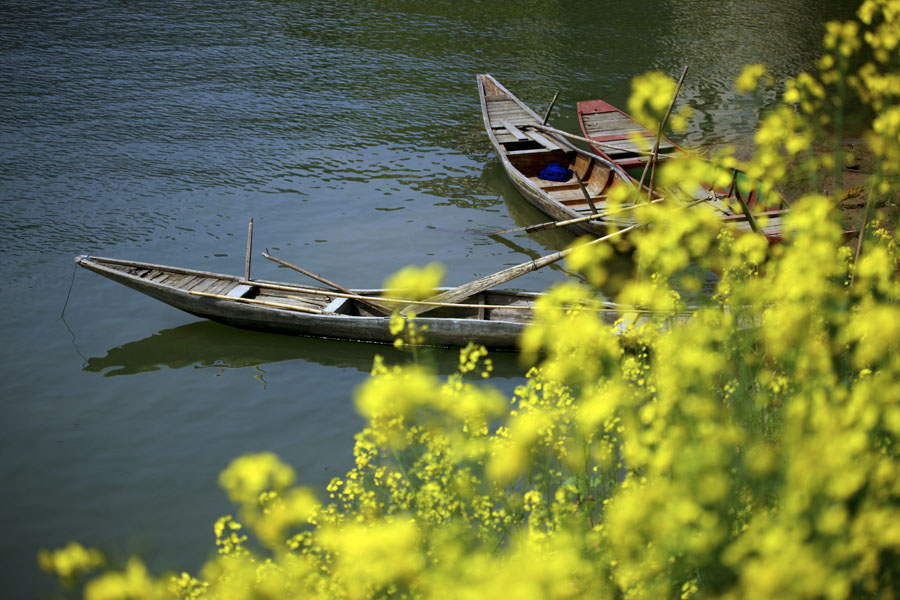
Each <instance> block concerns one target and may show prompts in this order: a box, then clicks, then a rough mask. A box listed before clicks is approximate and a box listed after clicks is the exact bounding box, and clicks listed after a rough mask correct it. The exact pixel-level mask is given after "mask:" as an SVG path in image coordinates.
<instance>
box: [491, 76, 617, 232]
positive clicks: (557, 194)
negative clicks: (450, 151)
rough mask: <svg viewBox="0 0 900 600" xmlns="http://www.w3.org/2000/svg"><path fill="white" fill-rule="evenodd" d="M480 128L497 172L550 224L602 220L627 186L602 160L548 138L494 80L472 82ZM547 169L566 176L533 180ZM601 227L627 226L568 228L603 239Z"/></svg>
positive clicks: (587, 223) (595, 223) (525, 109)
mask: <svg viewBox="0 0 900 600" xmlns="http://www.w3.org/2000/svg"><path fill="white" fill-rule="evenodd" d="M477 81H478V94H479V96H480V99H481V112H482V115H483V116H484V127H485V130H486V131H487V134H488V137H489V138H490V140H491V144H492V145H493V146H494V150H495V151H496V152H497V156H499V157H500V161H501V163H502V164H503V168H504V170H505V171H506V174H507V175H508V176H509V179H510V181H511V182H512V184H513V185H514V186H515V187H516V189H517V190H519V192H520V193H521V194H522V195H523V196H524V197H525V199H526V200H528V201H529V202H530V203H531V204H533V205H534V206H535V207H537V208H538V209H539V210H540V211H541V212H543V213H544V214H546V215H549V216H550V217H551V218H553V219H554V220H556V221H568V220H570V219H576V218H579V217H586V216H588V215H592V214H602V211H603V209H604V208H605V207H606V206H607V202H606V197H607V194H608V193H609V191H610V190H611V189H612V187H613V186H615V185H628V186H633V185H634V184H633V182H632V181H631V178H630V177H629V176H628V174H627V173H626V172H625V171H624V170H623V169H622V168H621V167H619V166H618V165H616V164H615V163H613V162H612V161H610V160H609V159H607V158H605V157H603V156H595V155H594V154H592V153H590V152H587V151H585V150H582V149H580V148H577V147H576V146H574V145H572V144H571V143H570V142H569V141H568V140H566V139H565V138H564V137H562V136H560V135H557V134H554V133H548V131H547V129H546V128H544V127H543V119H542V118H541V117H539V116H538V115H537V114H536V113H535V112H534V111H533V110H531V109H530V108H529V107H528V106H526V105H525V104H524V103H522V101H520V100H519V99H518V98H516V97H515V96H514V95H513V94H512V93H510V92H509V90H507V89H506V88H505V87H503V86H502V85H500V83H498V82H497V80H496V79H494V78H493V77H491V76H490V75H487V74H482V75H478V76H477ZM550 163H558V164H559V165H560V166H561V167H563V168H564V169H568V170H570V171H571V175H570V176H569V177H568V178H567V179H565V180H564V181H551V180H547V179H542V178H540V177H539V175H540V173H541V171H542V170H543V169H545V168H546V167H547V166H548V165H549V164H550ZM606 223H615V224H616V225H618V226H620V227H621V226H627V225H631V224H632V223H633V221H632V220H630V219H628V218H627V217H625V218H623V217H618V218H616V217H615V216H612V217H608V218H604V219H602V220H601V219H598V220H588V221H583V222H580V223H577V224H573V225H570V226H569V229H570V230H572V231H573V232H575V233H578V234H584V233H587V234H591V235H598V236H599V235H603V234H604V233H605V232H606V230H607V228H606Z"/></svg>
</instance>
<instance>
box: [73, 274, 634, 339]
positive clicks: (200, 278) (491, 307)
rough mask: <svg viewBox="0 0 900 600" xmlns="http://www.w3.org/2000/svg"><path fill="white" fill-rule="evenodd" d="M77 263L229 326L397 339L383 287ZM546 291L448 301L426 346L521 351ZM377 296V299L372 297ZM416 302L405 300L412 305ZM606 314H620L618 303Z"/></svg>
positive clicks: (425, 331)
mask: <svg viewBox="0 0 900 600" xmlns="http://www.w3.org/2000/svg"><path fill="white" fill-rule="evenodd" d="M75 262H76V263H77V264H79V265H80V266H82V267H84V268H86V269H89V270H91V271H94V272H95V273H99V274H100V275H103V276H104V277H108V278H109V279H111V280H113V281H115V282H117V283H121V284H123V285H125V286H128V287H130V288H132V289H134V290H137V291H139V292H141V293H144V294H147V295H148V296H150V297H151V298H155V299H156V300H159V301H161V302H165V303H166V304H168V305H170V306H174V307H175V308H178V309H181V310H183V311H186V312H188V313H190V314H193V315H196V316H198V317H202V318H205V319H210V320H213V321H218V322H220V323H224V324H226V325H232V326H234V327H241V328H244V329H255V330H259V331H268V332H274V333H282V334H290V335H298V336H307V337H320V338H332V339H344V340H355V341H365V342H377V343H388V344H390V343H393V341H394V339H395V338H396V336H395V335H394V334H392V333H391V330H390V317H388V316H384V315H383V314H379V313H377V312H375V311H374V310H373V309H372V307H371V306H370V305H368V304H367V301H371V302H379V303H385V302H386V300H385V299H384V298H383V296H382V290H350V291H351V292H352V293H350V294H346V293H340V292H335V291H333V290H329V289H325V288H319V287H311V286H301V285H296V284H290V283H279V282H272V281H261V280H256V279H253V280H249V281H248V280H244V279H242V278H240V277H236V276H233V275H223V274H220V273H210V272H207V271H197V270H192V269H183V268H179V267H168V266H163V265H157V264H151V263H143V262H136V261H130V260H120V259H114V258H101V257H96V256H78V257H76V258H75ZM539 295H540V294H537V293H532V292H517V291H493V290H489V291H485V292H480V293H478V294H475V295H473V296H471V297H470V298H467V299H466V300H464V301H463V302H460V303H456V304H453V305H442V306H440V307H437V308H434V309H433V310H430V311H429V312H428V313H426V314H424V315H422V316H420V317H418V318H417V319H416V324H417V329H418V330H419V331H420V332H421V333H422V335H423V336H424V341H423V344H424V345H431V346H465V345H466V344H468V343H469V342H475V343H479V344H483V345H484V346H486V347H488V348H494V349H514V348H515V347H516V344H517V340H518V338H519V335H520V334H521V333H522V331H523V329H524V328H525V326H526V325H527V324H528V322H529V321H530V320H531V318H532V316H533V308H534V303H535V301H536V300H537V298H538V297H539ZM369 299H371V300H369ZM408 303H409V301H402V302H400V305H401V306H406V305H407V304H408ZM608 306H609V307H610V309H609V311H608V312H607V311H601V314H602V315H604V316H605V318H607V320H608V321H609V322H610V323H612V322H613V321H614V320H615V319H616V318H618V316H619V315H618V314H617V311H614V310H613V308H612V307H613V306H614V305H612V304H610V305H608Z"/></svg>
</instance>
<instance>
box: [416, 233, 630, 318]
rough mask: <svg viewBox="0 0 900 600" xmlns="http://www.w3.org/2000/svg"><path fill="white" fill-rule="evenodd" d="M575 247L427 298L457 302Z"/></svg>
mask: <svg viewBox="0 0 900 600" xmlns="http://www.w3.org/2000/svg"><path fill="white" fill-rule="evenodd" d="M641 225H644V223H637V224H635V225H631V226H629V227H626V228H624V229H620V230H619V231H616V232H613V233H610V234H608V235H604V236H603V237H599V238H597V239H595V240H591V241H590V242H588V243H587V244H585V245H593V244H598V243H600V242H603V241H606V240H609V239H612V238H614V237H616V236H619V235H622V234H624V233H627V232H629V231H631V230H632V229H635V228H636V227H640V226H641ZM575 249H576V248H575V247H572V248H566V249H565V250H561V251H559V252H555V253H553V254H548V255H547V256H542V257H541V258H539V259H537V260H530V261H528V262H524V263H522V264H519V265H515V266H513V267H510V268H508V269H504V270H502V271H498V272H497V273H492V274H490V275H487V276H485V277H482V278H481V279H476V280H475V281H471V282H469V283H466V284H464V285H461V286H459V287H456V288H453V289H452V290H447V291H446V292H441V293H440V294H436V295H434V296H432V297H431V298H428V301H429V302H459V301H460V300H463V299H465V298H468V297H469V296H473V295H475V294H477V293H479V292H483V291H484V290H489V289H491V288H493V287H496V286H498V285H500V284H503V283H506V282H507V281H512V280H513V279H515V278H516V277H521V276H522V275H525V274H527V273H531V272H532V271H536V270H538V269H540V268H541V267H546V266H547V265H550V264H553V263H555V262H557V261H559V260H562V259H563V258H565V257H567V256H569V255H570V254H572V252H574V251H575ZM412 310H415V307H414V306H406V307H404V308H402V309H400V314H401V315H405V314H407V313H408V312H410V311H412ZM429 310H431V308H429V307H425V308H423V309H422V310H420V311H419V312H418V313H417V314H421V313H424V312H427V311H429Z"/></svg>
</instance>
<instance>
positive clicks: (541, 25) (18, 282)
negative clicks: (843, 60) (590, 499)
mask: <svg viewBox="0 0 900 600" xmlns="http://www.w3.org/2000/svg"><path fill="white" fill-rule="evenodd" d="M854 4H855V3H852V2H836V1H829V2H821V1H817V2H812V1H801V0H787V1H784V0H782V1H779V2H774V1H762V0H709V1H706V0H704V1H695V2H685V1H683V0H681V1H659V2H647V1H640V0H636V1H630V2H575V1H571V2H535V1H532V0H520V1H518V2H510V3H506V2H503V3H500V2H474V1H471V0H455V1H445V0H405V1H404V0H384V1H373V2H346V1H332V0H330V1H321V0H308V1H301V0H296V1H289V0H257V1H250V2H230V3H222V2H190V1H175V0H172V1H147V2H121V1H115V0H110V1H101V0H96V1H95V0H75V1H69V2H60V1H58V0H42V1H41V2H35V1H32V0H4V2H3V3H2V5H0V202H2V208H3V210H2V212H0V236H2V251H0V274H2V284H0V331H2V333H3V344H2V346H0V352H2V360H0V381H2V384H0V385H2V387H0V390H2V398H3V400H2V402H0V423H2V427H3V430H2V436H0V482H2V483H0V582H2V583H0V586H2V588H3V589H4V591H5V592H6V593H5V594H4V596H6V597H34V596H46V595H47V593H48V592H47V590H48V589H52V588H51V587H50V582H49V580H48V578H46V577H44V576H43V575H41V574H40V572H39V571H38V570H37V567H36V562H35V556H36V553H37V551H38V549H40V548H42V547H57V546H61V545H64V544H65V543H66V542H67V541H69V540H72V539H74V540H79V541H81V542H82V543H84V544H87V545H93V546H98V547H100V548H102V549H104V550H106V551H107V552H109V553H110V554H111V555H113V556H116V557H119V558H121V557H123V556H127V555H128V554H131V553H140V554H141V555H142V556H144V557H145V558H146V559H147V560H148V561H149V563H150V565H151V567H152V568H153V569H154V570H163V569H196V568H197V567H198V566H199V564H201V563H202V562H203V560H204V559H205V558H206V557H207V556H208V554H209V553H210V552H213V551H214V544H213V533H212V524H213V522H214V521H215V519H216V518H217V517H219V516H221V515H223V514H228V513H229V512H231V510H232V507H231V506H230V505H229V504H228V502H227V500H226V499H225V496H224V494H223V493H222V492H221V490H220V489H219V488H218V485H217V482H216V479H217V476H218V474H219V472H221V470H222V469H224V468H225V466H226V465H227V464H228V462H229V461H230V460H231V459H232V458H234V457H236V456H238V455H240V454H242V453H245V452H252V451H263V450H271V451H274V452H277V453H278V454H279V455H280V456H281V457H282V458H283V459H285V460H286V461H287V462H289V463H290V464H292V465H293V466H294V467H295V468H296V470H297V473H298V478H299V480H300V481H301V482H303V483H305V484H308V485H312V486H314V487H318V488H321V487H323V486H324V484H325V483H326V482H327V481H328V480H329V479H330V478H331V477H332V476H336V475H339V474H341V473H342V472H343V471H344V470H345V469H346V468H348V466H349V465H350V464H351V449H352V441H353V434H354V433H355V432H356V431H357V430H358V429H359V427H360V426H361V420H360V419H359V418H358V417H357V416H356V414H355V412H354V409H353V403H352V396H353V390H354V388H355V387H356V386H357V385H358V384H359V383H360V382H361V381H363V380H364V378H365V376H366V373H367V372H368V369H369V368H370V366H371V363H372V359H373V357H374V355H375V354H376V353H381V354H383V355H386V356H387V358H388V360H389V362H399V361H403V360H406V359H407V358H408V357H407V356H406V355H403V354H400V353H398V352H396V351H394V350H393V349H392V348H388V347H383V346H372V345H360V344H352V343H346V342H335V341H325V340H311V339H295V338H287V337H281V336H276V335H265V334H257V333H252V332H245V331H238V330H233V329H230V328H227V327H225V326H221V325H217V324H213V323H209V322H203V321H199V320H198V319H196V318H194V317H192V316H190V315H187V314H184V313H181V312H179V311H177V310H175V309H172V308H170V307H167V306H165V305H163V304H160V303H158V302H155V301H153V300H151V299H149V298H148V297H145V296H143V295H141V294H137V293H135V292H133V291H131V290H128V289H126V288H124V287H121V286H117V285H116V284H114V283H112V282H110V281H108V280H106V279H103V278H101V277H98V276H96V275H94V274H92V273H89V272H87V271H83V270H79V271H80V272H75V267H74V263H73V260H72V259H73V257H74V256H75V255H77V254H81V253H90V254H98V255H101V256H113V257H120V258H131V259H136V260H143V261H148V262H156V263H162V264H172V265H181V266H186V267H193V268H200V269H206V270H210V271H217V272H230V273H235V274H240V273H242V272H243V264H244V250H245V243H246V234H247V224H248V220H249V219H250V218H251V217H252V218H253V219H254V222H255V230H254V243H255V247H256V248H257V249H262V248H264V247H267V248H269V249H270V252H272V253H273V254H275V255H277V256H280V257H281V258H283V259H285V260H288V261H290V262H293V263H295V264H299V265H302V266H304V267H306V268H307V269H310V270H313V271H315V272H318V273H321V274H323V275H325V276H326V277H329V278H330V279H333V280H336V281H339V282H341V283H343V284H344V285H346V286H354V287H376V286H379V285H380V284H381V283H382V282H383V281H384V279H385V278H386V277H387V276H389V275H390V274H391V273H393V272H394V271H396V270H397V269H399V268H400V267H402V266H404V265H407V264H418V265H423V264H426V263H428V262H430V261H440V262H442V263H443V264H444V265H445V266H446V269H447V276H446V279H445V282H446V283H447V284H449V285H455V284H460V283H463V282H466V281H469V280H472V279H474V278H477V277H479V276H481V275H485V274H487V273H491V272H494V271H497V270H500V269H502V268H504V267H506V266H509V265H512V264H517V263H520V262H522V261H524V260H527V259H528V258H530V257H535V256H538V255H541V254H545V253H548V252H550V251H552V250H556V249H559V248H562V247H563V246H564V245H565V244H566V243H568V242H569V241H571V239H572V238H571V237H569V236H568V235H567V234H563V233H559V232H557V233H550V232H544V233H543V234H536V235H532V236H528V235H523V234H520V235H512V236H508V239H506V240H497V239H493V238H489V237H486V236H484V235H482V234H481V232H485V231H490V230H496V229H505V228H508V227H513V226H515V225H522V224H529V223H535V222H540V221H542V220H544V219H543V218H542V217H541V216H540V215H538V214H536V213H535V212H534V211H533V210H532V209H530V207H528V206H527V205H526V204H525V203H524V201H523V200H522V199H521V197H520V196H518V194H517V193H516V192H515V191H514V190H513V189H512V187H511V186H510V184H509V183H508V182H507V180H506V179H505V177H504V175H503V172H502V169H501V167H500V164H499V162H498V161H497V159H496V158H495V157H494V156H493V154H492V151H491V148H490V145H489V143H488V140H487V136H486V135H485V134H484V131H483V125H482V119H481V115H480V110H479V104H478V98H477V92H476V87H475V74H476V73H479V72H490V73H491V74H493V75H494V76H496V77H497V78H498V79H499V80H500V81H501V82H502V83H503V84H504V85H506V86H507V87H508V88H509V89H510V90H512V91H513V92H514V93H516V94H517V95H519V96H520V97H521V98H522V99H523V100H525V101H526V102H529V103H530V104H531V105H532V106H533V107H534V108H535V109H536V110H537V111H538V112H543V111H544V109H545V108H546V106H547V104H548V102H549V100H550V98H552V96H553V94H554V92H555V91H557V90H559V91H561V95H560V98H559V100H558V102H557V105H556V108H555V109H554V112H553V114H552V116H551V119H550V123H551V124H552V125H555V126H557V127H561V128H564V129H569V130H572V131H575V130H576V129H577V126H576V119H575V114H574V106H575V103H576V102H577V101H578V100H584V99H591V98H596V97H602V98H604V99H606V100H608V101H610V102H612V103H613V104H616V105H618V106H620V107H624V106H625V103H626V99H627V97H628V93H629V82H630V80H631V78H632V77H634V76H635V75H638V74H640V73H642V72H644V71H648V70H653V69H659V70H662V71H665V72H666V73H668V74H670V75H671V76H673V77H677V75H678V74H680V72H681V69H682V67H683V66H684V65H689V66H690V69H691V70H690V72H689V75H688V78H687V80H686V82H685V86H684V89H683V91H682V93H681V95H680V97H679V98H680V100H681V101H683V102H690V103H691V104H692V105H693V106H694V108H695V110H696V118H695V121H694V122H693V124H692V126H691V129H690V130H689V131H688V133H687V134H686V135H685V137H684V138H683V140H682V141H683V142H685V143H687V144H695V145H696V144H707V145H713V146H718V145H723V144H737V145H739V146H742V147H744V146H746V144H747V143H748V140H749V136H750V135H751V132H752V129H753V125H754V123H755V119H756V111H757V109H758V108H759V107H760V106H761V105H763V104H765V103H766V102H769V101H771V98H772V96H771V94H763V95H762V96H760V97H741V96H737V95H736V94H734V93H733V92H732V87H733V81H734V78H735V77H736V76H737V75H738V73H739V72H740V68H741V65H743V64H745V63H756V62H762V63H765V64H767V65H769V66H770V68H771V70H772V71H773V72H774V73H775V75H776V76H777V77H778V78H780V79H783V77H785V76H788V75H792V74H796V73H797V72H799V71H800V70H803V69H809V68H811V66H812V64H813V61H814V58H815V54H816V52H817V48H818V42H819V40H820V38H821V26H822V23H823V22H824V21H825V20H827V19H831V18H838V17H840V18H846V17H849V16H850V15H851V14H852V11H853V8H854ZM253 275H254V276H255V277H260V278H267V279H280V280H289V281H299V280H298V279H297V277H296V276H295V274H293V273H292V272H289V271H286V270H285V269H278V268H276V266H275V265H274V264H273V263H267V261H264V260H263V259H261V258H256V259H255V260H254V264H253ZM564 277H566V274H565V272H564V271H562V270H561V269H560V268H556V269H545V270H543V271H540V272H537V273H534V274H531V275H529V276H527V277H524V278H522V279H520V280H516V281H515V282H512V283H511V284H509V287H518V288H523V289H532V290H540V289H543V288H544V287H546V286H547V285H549V284H551V283H553V282H555V281H559V280H561V279H563V278H564ZM63 315H64V317H65V318H64V319H63V318H61V316H63ZM427 360H429V361H431V362H433V363H434V364H435V365H436V366H437V368H438V370H440V371H442V372H444V373H446V372H449V371H450V370H452V369H453V367H454V364H455V362H456V353H455V352H453V351H449V350H446V351H445V350H435V351H432V352H430V354H429V356H428V357H427ZM494 360H495V362H496V363H497V374H496V376H495V377H494V378H492V380H491V382H490V383H491V384H493V385H496V386H498V387H500V388H501V389H503V390H505V391H507V392H509V391H511V390H512V389H513V388H514V387H515V386H516V385H518V384H519V383H521V382H522V372H521V369H520V368H519V366H518V364H517V362H516V360H515V357H514V356H512V355H505V356H495V357H494Z"/></svg>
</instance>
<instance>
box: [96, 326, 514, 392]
mask: <svg viewBox="0 0 900 600" xmlns="http://www.w3.org/2000/svg"><path fill="white" fill-rule="evenodd" d="M417 352H418V358H419V361H420V362H422V363H424V364H427V365H429V366H431V367H432V368H434V369H435V371H437V372H438V373H440V374H449V373H453V372H455V371H456V368H457V366H458V365H459V351H458V350H454V349H444V348H419V349H418V351H417ZM376 354H378V355H381V356H382V357H384V359H385V362H386V363H387V364H405V363H409V362H412V355H411V354H410V353H409V352H406V351H402V350H398V349H396V348H394V347H393V346H386V345H383V344H366V343H359V342H346V341H339V340H326V339H316V338H305V337H298V336H288V335H278V334H272V333H261V332H256V331H248V330H242V329H235V328H233V327H228V326H226V325H222V324H219V323H215V322H212V321H205V320H204V321H198V322H196V323H189V324H187V325H182V326H180V327H175V328H172V329H164V330H162V331H160V332H159V333H155V334H153V335H151V336H149V337H146V338H144V339H142V340H136V341H133V342H128V343H126V344H122V345H121V346H117V347H115V348H112V349H110V350H108V351H107V353H106V356H102V357H92V358H88V359H87V362H86V364H85V366H84V370H85V371H89V372H92V373H100V374H102V375H103V376H104V377H112V376H115V375H135V374H138V373H147V372H150V371H158V370H160V369H162V368H169V369H183V368H186V367H193V368H195V369H209V368H212V369H218V370H219V371H220V373H219V374H221V373H222V372H224V370H225V369H243V368H246V367H256V368H257V369H258V368H259V367H260V366H262V365H266V364H271V363H279V362H286V361H291V360H303V361H307V362H313V363H317V364H320V365H322V366H328V367H339V368H344V369H354V370H356V371H359V372H363V373H367V372H369V371H370V370H371V368H372V361H373V360H374V358H375V355H376ZM490 356H491V360H492V362H493V365H494V370H493V372H492V376H494V377H501V378H516V377H523V376H524V372H525V371H524V369H523V368H522V367H520V366H519V365H518V362H517V357H516V355H515V354H512V353H505V352H494V353H491V355H490Z"/></svg>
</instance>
